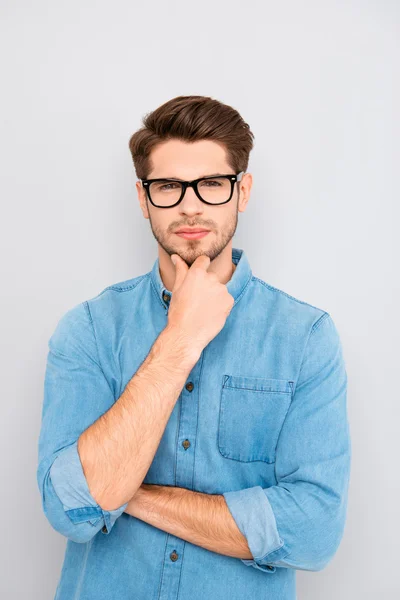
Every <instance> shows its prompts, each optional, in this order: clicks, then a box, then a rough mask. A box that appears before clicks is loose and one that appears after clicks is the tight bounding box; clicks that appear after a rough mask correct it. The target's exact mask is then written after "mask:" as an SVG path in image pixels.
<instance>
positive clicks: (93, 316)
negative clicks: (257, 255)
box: [37, 96, 351, 600]
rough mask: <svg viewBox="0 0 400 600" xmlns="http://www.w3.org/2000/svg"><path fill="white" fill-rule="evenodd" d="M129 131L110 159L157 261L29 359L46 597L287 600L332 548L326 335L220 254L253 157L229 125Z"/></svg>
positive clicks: (337, 430) (335, 537)
mask: <svg viewBox="0 0 400 600" xmlns="http://www.w3.org/2000/svg"><path fill="white" fill-rule="evenodd" d="M143 125H144V126H143V128H142V129H140V130H139V131H137V132H136V133H135V134H134V135H133V136H132V137H131V139H130V144H129V146H130V150H131V153H132V158H133V162H134V165H135V169H136V173H137V176H138V182H137V193H138V198H139V202H140V207H141V210H142V212H143V216H144V218H145V219H149V221H150V225H151V229H152V232H153V235H154V237H155V238H156V240H157V243H158V258H157V260H156V261H155V262H154V265H153V267H152V269H151V271H149V272H148V273H146V274H144V275H139V276H136V277H134V278H133V279H130V280H128V281H124V282H120V283H116V284H114V285H111V286H109V287H107V288H106V289H104V290H103V291H102V292H101V293H99V294H98V295H97V296H95V297H94V298H92V299H90V300H87V301H84V302H82V303H80V304H79V305H77V306H75V307H73V308H72V309H71V310H69V311H68V312H67V313H66V314H65V315H63V317H62V318H61V319H60V321H59V323H58V325H57V327H56V329H55V332H54V333H53V335H52V337H51V339H50V341H49V353H48V359H47V369H46V378H45V389H44V403H43V415H42V428H41V433H40V440H39V466H38V474H37V476H38V484H39V488H40V491H41V494H42V503H43V509H44V512H45V514H46V516H47V518H48V520H49V521H50V523H51V525H52V526H53V527H54V528H55V529H56V530H57V531H59V532H60V533H61V534H62V535H64V536H65V537H66V538H67V547H66V553H65V559H64V564H63V569H62V573H61V576H60V580H59V584H58V588H57V596H56V597H57V599H58V600H71V598H74V599H75V600H79V599H81V600H83V599H85V600H92V599H93V600H100V599H103V598H104V599H107V600H108V599H114V598H115V599H118V600H128V599H129V600H133V599H137V600H145V599H146V600H148V599H150V598H151V599H165V600H175V599H176V600H177V599H178V598H179V599H182V600H186V599H191V600H192V599H203V598H204V599H215V598H218V599H219V600H222V599H229V600H236V599H238V600H239V599H241V600H242V599H243V598H244V597H247V598H271V599H274V600H293V599H295V598H296V583H295V574H296V570H298V569H300V570H306V571H318V570H321V569H323V568H324V567H325V566H326V565H327V564H328V562H329V561H330V560H331V559H332V557H333V556H334V554H335V552H336V550H337V548H338V546H339V543H340V541H341V538H342V535H343V531H344V525H345V519H346V509H347V495H348V484H349V475H350V455H351V449H350V448H351V446H350V435H349V423H348V419H347V409H346V390H347V375H346V368H345V364H344V358H343V353H342V347H341V343H340V339H339V335H338V332H337V329H336V327H335V324H334V322H333V320H332V317H331V316H330V314H329V313H328V312H326V311H324V310H322V309H319V308H317V307H314V306H312V305H310V304H308V303H306V302H303V301H301V300H298V299H296V298H294V297H292V296H290V295H289V294H287V293H285V292H283V291H281V290H279V289H277V288H275V287H273V286H272V285H270V284H268V283H266V282H265V281H263V280H261V279H259V278H258V277H256V276H255V275H254V274H253V273H252V270H251V268H250V264H249V261H248V258H247V256H246V254H245V252H244V251H243V250H242V249H240V248H235V247H232V237H233V235H234V233H235V230H236V226H237V220H238V212H244V210H245V208H246V206H247V203H248V201H249V198H250V190H251V186H252V176H251V174H250V173H247V172H246V168H247V165H248V157H249V153H250V150H251V149H252V145H253V144H252V141H253V138H254V136H253V134H252V133H251V131H250V129H249V127H248V125H247V124H246V123H245V122H244V121H243V119H242V117H241V116H240V115H239V114H238V113H237V111H236V110H235V109H233V108H232V107H230V106H227V105H224V104H222V103H220V102H218V101H217V100H214V99H212V98H209V97H202V96H180V97H177V98H174V99H172V100H170V101H169V102H166V103H165V104H163V105H162V106H160V107H159V108H158V109H157V110H155V111H153V112H152V113H150V114H148V115H147V116H146V118H145V119H144V121H143ZM199 229H202V230H206V231H205V232H204V231H203V233H202V234H199V233H197V234H196V233H194V232H195V231H196V230H199ZM185 232H188V233H185ZM260 248H261V246H260Z"/></svg>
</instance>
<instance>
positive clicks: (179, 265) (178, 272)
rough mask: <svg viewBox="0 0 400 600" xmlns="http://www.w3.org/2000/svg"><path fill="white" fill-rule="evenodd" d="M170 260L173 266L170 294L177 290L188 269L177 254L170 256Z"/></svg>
mask: <svg viewBox="0 0 400 600" xmlns="http://www.w3.org/2000/svg"><path fill="white" fill-rule="evenodd" d="M171 260H172V262H173V264H174V265H175V281H174V285H173V288H172V290H171V291H172V292H173V291H174V290H176V289H178V288H179V287H180V286H181V285H182V283H183V280H184V279H185V277H186V275H187V272H188V270H189V267H188V266H187V264H186V263H185V261H184V260H183V259H182V258H181V257H180V256H179V255H178V254H171Z"/></svg>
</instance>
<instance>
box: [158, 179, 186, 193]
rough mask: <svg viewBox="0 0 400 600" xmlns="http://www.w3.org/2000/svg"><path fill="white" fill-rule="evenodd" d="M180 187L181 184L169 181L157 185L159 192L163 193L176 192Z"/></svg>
mask: <svg viewBox="0 0 400 600" xmlns="http://www.w3.org/2000/svg"><path fill="white" fill-rule="evenodd" d="M178 187H180V184H179V183H177V182H175V181H168V182H165V183H161V182H160V183H159V184H158V185H157V188H156V189H157V190H159V191H161V192H168V191H169V190H174V189H176V188H178Z"/></svg>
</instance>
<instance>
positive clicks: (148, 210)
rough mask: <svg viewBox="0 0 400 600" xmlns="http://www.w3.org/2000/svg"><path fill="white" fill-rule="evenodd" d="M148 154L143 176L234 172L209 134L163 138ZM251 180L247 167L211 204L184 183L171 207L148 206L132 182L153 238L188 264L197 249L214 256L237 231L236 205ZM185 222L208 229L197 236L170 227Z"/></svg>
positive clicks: (180, 176)
mask: <svg viewBox="0 0 400 600" xmlns="http://www.w3.org/2000/svg"><path fill="white" fill-rule="evenodd" d="M150 159H151V164H152V170H151V172H150V173H149V174H148V179H156V178H163V177H165V178H176V179H182V180H184V181H191V180H193V179H198V178H199V177H206V176H207V175H213V174H215V173H221V174H230V173H233V171H232V168H231V167H230V166H229V165H228V163H227V162H226V153H225V149H224V148H223V146H222V145H220V144H218V143H216V142H213V141H210V140H201V141H197V142H193V143H188V142H183V141H180V140H169V141H167V142H162V143H161V144H159V145H157V146H156V147H155V148H153V150H152V152H151V156H150ZM251 183H252V177H251V175H250V173H246V174H245V175H243V177H242V181H241V182H240V183H239V184H238V183H235V187H234V191H233V195H232V198H231V200H230V201H229V202H227V203H226V204H221V205H215V206H210V205H209V204H205V203H204V202H202V201H201V200H200V199H199V198H198V197H197V196H196V194H195V192H194V190H193V188H190V187H188V188H187V190H186V193H185V195H184V197H183V200H182V201H181V202H180V203H179V204H178V205H177V206H173V207H171V208H157V207H155V206H153V205H152V204H151V202H150V201H149V200H148V198H147V195H146V192H145V190H144V189H143V188H142V186H141V183H140V182H137V183H136V187H137V190H138V196H139V201H140V206H141V208H142V211H143V216H144V217H145V218H146V219H149V220H150V226H151V230H152V232H153V235H154V237H155V239H156V240H157V242H158V243H159V244H160V246H161V247H162V248H163V249H164V250H165V252H166V253H167V254H168V255H171V254H179V256H181V258H182V259H183V260H184V261H185V262H186V263H187V265H188V266H189V267H190V266H191V265H192V263H193V262H194V261H195V260H196V258H197V257H198V256H200V255H201V254H206V255H207V256H209V258H210V260H213V259H215V258H216V257H217V256H218V255H219V254H220V253H221V252H222V251H223V249H224V248H225V247H226V246H227V244H228V243H229V242H230V240H231V239H232V237H233V235H234V233H235V231H236V227H237V222H238V211H241V212H243V211H244V209H245V206H246V204H247V201H248V196H249V192H250V187H251ZM238 185H240V186H241V187H240V192H239V190H238ZM184 226H187V227H204V228H205V229H209V230H210V231H209V233H208V234H207V235H206V236H204V237H202V238H199V239H186V238H183V237H181V236H179V235H176V233H175V230H176V229H179V228H181V227H184Z"/></svg>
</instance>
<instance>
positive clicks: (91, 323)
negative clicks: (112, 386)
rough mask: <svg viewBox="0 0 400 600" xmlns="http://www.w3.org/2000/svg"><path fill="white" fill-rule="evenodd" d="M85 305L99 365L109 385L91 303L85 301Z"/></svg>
mask: <svg viewBox="0 0 400 600" xmlns="http://www.w3.org/2000/svg"><path fill="white" fill-rule="evenodd" d="M83 305H84V307H85V310H86V312H87V315H88V317H89V322H90V325H91V330H92V332H93V337H94V342H95V345H96V351H97V359H98V365H99V368H100V371H101V372H102V373H103V376H104V379H105V380H106V381H107V383H108V379H107V377H106V374H105V373H104V369H103V365H102V364H101V360H100V352H99V346H98V343H97V337H96V332H95V329H94V324H93V319H92V313H91V310H90V306H89V302H88V300H85V301H84V302H83Z"/></svg>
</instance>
